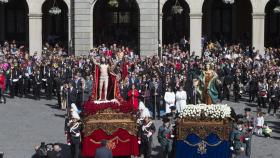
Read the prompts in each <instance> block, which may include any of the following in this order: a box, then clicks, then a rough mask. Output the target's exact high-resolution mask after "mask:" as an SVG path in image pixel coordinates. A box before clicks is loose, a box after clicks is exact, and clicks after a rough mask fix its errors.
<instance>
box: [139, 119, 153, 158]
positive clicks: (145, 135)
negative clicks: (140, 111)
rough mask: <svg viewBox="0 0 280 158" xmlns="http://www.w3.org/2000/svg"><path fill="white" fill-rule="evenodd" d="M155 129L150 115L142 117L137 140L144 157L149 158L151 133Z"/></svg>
mask: <svg viewBox="0 0 280 158" xmlns="http://www.w3.org/2000/svg"><path fill="white" fill-rule="evenodd" d="M155 131H156V127H155V125H154V123H153V122H152V121H151V120H150V116H148V115H146V116H145V117H144V120H143V123H142V125H141V126H140V129H139V134H138V135H139V140H140V146H141V147H140V149H141V153H142V154H143V155H144V158H150V157H151V153H152V141H153V136H152V135H153V134H154V133H155Z"/></svg>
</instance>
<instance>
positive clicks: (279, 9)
mask: <svg viewBox="0 0 280 158" xmlns="http://www.w3.org/2000/svg"><path fill="white" fill-rule="evenodd" d="M273 11H274V13H280V0H279V1H278V3H277V6H276V7H275V8H274V9H273Z"/></svg>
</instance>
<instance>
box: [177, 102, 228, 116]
mask: <svg viewBox="0 0 280 158" xmlns="http://www.w3.org/2000/svg"><path fill="white" fill-rule="evenodd" d="M230 114H231V109H230V107H229V106H227V105H226V104H215V105H206V104H198V105H187V106H186V108H185V109H184V110H183V111H182V112H181V113H179V117H180V118H184V117H191V118H203V117H205V118H210V119H225V118H229V117H230Z"/></svg>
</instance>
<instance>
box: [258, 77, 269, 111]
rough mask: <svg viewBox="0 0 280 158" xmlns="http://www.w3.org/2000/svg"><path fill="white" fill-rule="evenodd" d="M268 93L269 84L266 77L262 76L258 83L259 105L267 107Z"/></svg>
mask: <svg viewBox="0 0 280 158" xmlns="http://www.w3.org/2000/svg"><path fill="white" fill-rule="evenodd" d="M267 93H268V84H267V82H266V80H265V79H264V78H261V79H260V81H259V83H258V107H259V108H261V107H263V108H266V100H267Z"/></svg>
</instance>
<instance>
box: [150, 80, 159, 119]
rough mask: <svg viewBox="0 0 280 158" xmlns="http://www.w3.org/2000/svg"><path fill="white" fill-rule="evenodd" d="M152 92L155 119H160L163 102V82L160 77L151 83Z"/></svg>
mask: <svg viewBox="0 0 280 158" xmlns="http://www.w3.org/2000/svg"><path fill="white" fill-rule="evenodd" d="M149 87H150V91H151V100H152V103H153V119H155V118H156V113H157V118H158V119H160V108H161V107H160V106H161V101H162V82H161V80H160V79H159V77H158V76H155V77H153V80H152V81H151V82H150V86H149Z"/></svg>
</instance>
